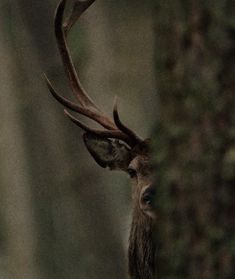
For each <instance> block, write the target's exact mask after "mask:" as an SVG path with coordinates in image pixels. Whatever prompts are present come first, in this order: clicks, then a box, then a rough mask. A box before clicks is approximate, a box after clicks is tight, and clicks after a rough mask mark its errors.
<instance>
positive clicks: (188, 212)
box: [154, 0, 235, 279]
mask: <svg viewBox="0 0 235 279" xmlns="http://www.w3.org/2000/svg"><path fill="white" fill-rule="evenodd" d="M233 7H234V6H233V1H224V0H223V1H222V0H220V1H175V2H172V1H161V0H160V1H157V2H156V9H155V63H156V77H157V87H158V96H159V112H158V117H159V118H158V120H157V124H156V128H155V131H154V147H155V155H154V160H155V163H156V175H157V178H156V187H157V200H156V206H157V210H158V212H159V219H158V223H157V232H156V240H157V243H158V251H157V255H158V256H157V266H158V276H159V277H158V278H164V279H174V278H180V279H183V278H191V279H193V278H195V279H198V278H200V279H210V278H211V279H212V278H213V279H215V278H218V279H225V278H226V279H229V278H230V279H232V278H234V276H235V268H234V259H235V258H234V257H235V255H234V249H235V246H234V245H235V232H234V223H235V215H234V212H235V203H234V193H235V190H234V186H235V185H234V183H235V142H234V139H235V134H234V127H235V126H234V124H235V110H234V103H235V99H234V97H235V95H234V90H235V84H234V72H235V71H234V70H235V68H234V65H235V60H234V50H235V22H234V17H233V16H234V15H233V14H232V10H233Z"/></svg>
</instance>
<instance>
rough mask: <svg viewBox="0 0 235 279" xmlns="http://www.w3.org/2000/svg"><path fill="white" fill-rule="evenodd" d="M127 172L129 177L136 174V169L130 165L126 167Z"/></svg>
mask: <svg viewBox="0 0 235 279" xmlns="http://www.w3.org/2000/svg"><path fill="white" fill-rule="evenodd" d="M127 173H128V174H129V176H130V177H131V178H133V177H136V176H137V171H136V170H135V169H134V168H132V167H129V168H128V169H127Z"/></svg>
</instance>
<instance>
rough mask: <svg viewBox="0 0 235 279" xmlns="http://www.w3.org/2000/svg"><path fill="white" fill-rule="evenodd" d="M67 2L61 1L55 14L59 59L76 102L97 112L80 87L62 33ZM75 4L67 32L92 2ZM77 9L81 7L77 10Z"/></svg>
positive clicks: (67, 24)
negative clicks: (61, 61)
mask: <svg viewBox="0 0 235 279" xmlns="http://www.w3.org/2000/svg"><path fill="white" fill-rule="evenodd" d="M66 1H67V0H61V1H60V3H59V5H58V7H57V9H56V14H55V35H56V39H57V45H58V48H59V51H60V54H61V58H62V60H63V65H64V69H65V72H66V75H67V77H68V79H69V82H70V86H71V89H72V92H73V94H74V95H75V96H76V98H77V99H78V101H79V102H80V104H81V105H82V106H85V107H90V108H92V109H93V110H96V111H99V109H98V108H97V106H96V105H95V104H94V102H93V101H92V100H91V98H90V97H89V96H88V95H87V93H86V91H85V90H84V88H83V87H82V85H81V83H80V80H79V78H78V76H77V72H76V70H75V67H74V64H73V61H72V58H71V55H70V52H69V49H68V46H67V42H66V39H65V33H64V27H63V17H64V10H65V4H66ZM76 2H77V4H76V5H75V6H74V9H73V14H72V15H71V16H70V19H69V20H68V21H67V23H66V25H65V26H67V27H66V28H67V31H68V30H69V28H71V27H72V25H73V24H74V23H75V20H77V19H78V17H79V16H80V15H81V14H82V12H84V11H85V10H86V8H88V7H89V5H91V4H92V3H93V2H94V1H86V2H81V1H76ZM85 3H88V4H89V5H85ZM79 7H81V8H80V9H79ZM68 27H69V28H68Z"/></svg>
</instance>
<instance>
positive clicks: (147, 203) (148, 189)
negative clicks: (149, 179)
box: [139, 185, 155, 217]
mask: <svg viewBox="0 0 235 279" xmlns="http://www.w3.org/2000/svg"><path fill="white" fill-rule="evenodd" d="M154 199H155V187H154V186H153V185H147V186H145V187H144V188H143V189H142V190H141V193H140V200H139V202H140V209H141V210H143V212H144V213H146V214H147V215H149V216H150V217H153V216H154V215H155V214H154Z"/></svg>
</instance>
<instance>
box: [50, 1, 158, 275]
mask: <svg viewBox="0 0 235 279" xmlns="http://www.w3.org/2000/svg"><path fill="white" fill-rule="evenodd" d="M94 1H95V0H86V1H81V0H75V1H74V5H73V8H72V11H71V13H70V16H69V17H68V18H67V19H65V20H64V10H65V5H66V2H67V1H66V0H61V1H60V3H59V5H58V7H57V10H56V14H55V21H54V28H55V35H56V40H57V45H58V48H59V52H60V56H61V59H62V62H63V66H64V70H65V73H66V76H67V78H68V81H69V85H70V88H71V91H72V93H73V94H74V96H75V97H76V99H77V101H78V102H77V103H74V102H72V101H70V100H69V99H67V98H65V97H63V96H62V95H60V94H59V93H58V92H57V91H56V90H55V88H54V87H53V86H52V84H51V82H50V81H49V79H48V78H47V77H46V76H45V79H46V83H47V86H48V88H49V91H50V92H51V94H52V95H53V97H54V98H55V99H56V100H57V101H59V102H60V103H61V104H62V105H63V106H65V107H66V108H68V109H70V110H72V111H73V112H76V113H78V114H82V115H84V116H86V117H87V118H89V119H90V120H93V121H95V122H96V123H98V124H99V125H100V126H102V127H103V129H94V128H91V127H89V126H88V125H86V124H84V123H83V122H81V121H80V120H79V119H78V118H76V117H75V116H73V115H72V114H71V113H70V112H68V111H67V110H66V109H65V110H64V112H65V115H66V116H67V117H69V119H70V120H71V121H72V122H73V123H75V124H76V125H77V126H79V127H80V128H81V129H82V130H84V132H85V133H84V135H83V140H84V143H85V146H86V147H87V149H88V151H89V153H90V154H91V156H92V157H93V158H94V160H95V161H96V162H97V163H98V164H99V165H100V166H101V167H103V168H106V167H108V168H109V169H110V170H121V171H124V172H126V173H128V174H129V176H130V178H131V180H132V181H133V201H134V213H133V221H132V228H131V235H130V245H129V271H130V275H131V276H132V278H149V279H150V278H153V277H151V276H153V273H154V271H153V268H152V267H151V268H150V267H149V265H153V259H152V258H153V257H154V249H152V248H153V243H152V240H151V239H150V238H151V228H152V222H153V220H154V218H155V213H154V208H153V196H154V187H153V184H152V181H153V177H152V173H153V172H152V167H151V164H150V151H149V148H150V142H149V140H148V139H147V140H143V139H142V138H140V137H139V136H137V134H136V133H135V132H133V131H132V130H131V129H129V128H128V127H127V126H126V125H124V124H123V123H122V122H121V120H120V117H119V114H118V109H117V100H116V98H115V101H114V106H113V119H112V118H110V117H109V116H107V115H106V113H104V112H103V111H102V110H100V108H98V107H97V106H96V105H95V103H94V102H93V100H92V99H91V98H90V97H89V96H88V94H87V93H86V91H85V90H84V88H83V87H82V85H81V82H80V80H79V77H78V74H77V72H76V70H75V67H74V64H73V61H72V59H71V55H70V52H69V49H68V46H67V41H66V37H67V35H68V33H69V31H70V29H71V27H72V26H73V25H74V23H75V22H76V21H77V19H78V18H79V17H80V15H81V14H82V13H83V12H84V11H85V10H86V9H87V8H88V7H89V6H90V5H91V4H92V3H93V2H94ZM147 246H150V247H149V248H148V251H149V253H146V251H145V250H146V248H147ZM150 269H151V270H152V271H151V270H150ZM141 274H142V275H141ZM148 274H149V276H148ZM141 276H142V277H141Z"/></svg>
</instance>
